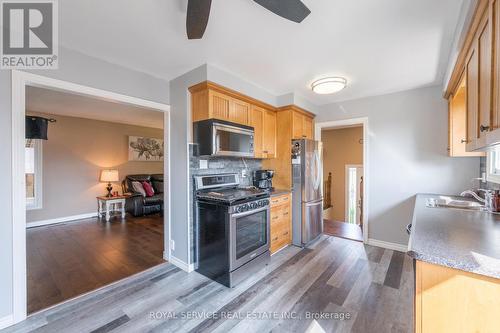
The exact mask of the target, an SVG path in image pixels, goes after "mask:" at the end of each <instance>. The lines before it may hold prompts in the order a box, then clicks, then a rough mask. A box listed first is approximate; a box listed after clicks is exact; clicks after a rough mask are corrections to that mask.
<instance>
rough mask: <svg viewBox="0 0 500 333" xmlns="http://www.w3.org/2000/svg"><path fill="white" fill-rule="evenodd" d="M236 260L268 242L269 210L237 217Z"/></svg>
mask: <svg viewBox="0 0 500 333" xmlns="http://www.w3.org/2000/svg"><path fill="white" fill-rule="evenodd" d="M235 231H236V253H235V254H236V260H238V259H241V258H243V257H244V256H246V255H248V254H250V253H252V252H253V251H255V250H257V249H259V248H261V247H263V246H265V245H266V244H267V211H266V210H263V211H261V212H258V213H254V214H251V215H247V216H243V217H239V218H237V219H236V230H235Z"/></svg>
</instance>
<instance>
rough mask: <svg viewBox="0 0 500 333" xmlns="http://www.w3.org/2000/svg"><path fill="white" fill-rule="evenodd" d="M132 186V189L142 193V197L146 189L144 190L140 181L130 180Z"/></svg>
mask: <svg viewBox="0 0 500 333" xmlns="http://www.w3.org/2000/svg"><path fill="white" fill-rule="evenodd" d="M132 187H133V188H134V191H136V192H139V193H140V194H142V196H143V197H145V196H146V191H145V190H144V187H143V186H142V184H141V183H140V182H138V181H134V182H132Z"/></svg>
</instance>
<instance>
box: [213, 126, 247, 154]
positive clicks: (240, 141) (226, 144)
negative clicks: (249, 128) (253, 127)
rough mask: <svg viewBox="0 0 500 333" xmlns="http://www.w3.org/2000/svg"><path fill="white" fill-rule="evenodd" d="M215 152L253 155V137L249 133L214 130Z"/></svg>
mask: <svg viewBox="0 0 500 333" xmlns="http://www.w3.org/2000/svg"><path fill="white" fill-rule="evenodd" d="M215 137H216V146H217V152H220V153H226V154H231V153H232V154H234V155H249V154H250V155H251V154H253V135H252V134H250V133H245V132H239V131H231V130H228V129H221V128H217V129H216V136H215Z"/></svg>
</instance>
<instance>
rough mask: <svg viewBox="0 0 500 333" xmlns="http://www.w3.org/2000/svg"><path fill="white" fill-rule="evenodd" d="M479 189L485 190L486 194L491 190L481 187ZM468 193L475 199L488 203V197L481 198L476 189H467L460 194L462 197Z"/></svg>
mask: <svg viewBox="0 0 500 333" xmlns="http://www.w3.org/2000/svg"><path fill="white" fill-rule="evenodd" d="M478 191H484V192H485V193H486V194H487V193H488V192H489V191H488V190H483V189H479V190H478ZM467 195H470V196H471V197H473V198H474V199H476V200H477V201H479V202H482V203H486V198H485V199H483V198H481V197H480V196H479V195H478V194H477V193H476V192H475V191H473V190H466V191H463V192H462V193H460V196H461V197H466V196H467Z"/></svg>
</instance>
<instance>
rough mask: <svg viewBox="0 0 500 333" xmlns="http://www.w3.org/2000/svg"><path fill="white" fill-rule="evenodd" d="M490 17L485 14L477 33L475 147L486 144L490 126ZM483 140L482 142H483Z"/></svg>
mask: <svg viewBox="0 0 500 333" xmlns="http://www.w3.org/2000/svg"><path fill="white" fill-rule="evenodd" d="M489 23H490V18H489V16H488V15H485V18H484V21H483V23H482V25H481V26H480V30H479V35H478V40H477V42H478V63H479V101H478V102H479V106H478V108H479V110H478V122H479V133H478V139H479V140H478V142H476V148H479V147H483V146H485V145H486V141H485V137H486V133H487V132H489V130H490V126H491V74H492V70H491V60H492V54H491V51H492V47H491V46H492V45H491V31H490V24H489ZM483 141H484V142H483Z"/></svg>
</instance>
